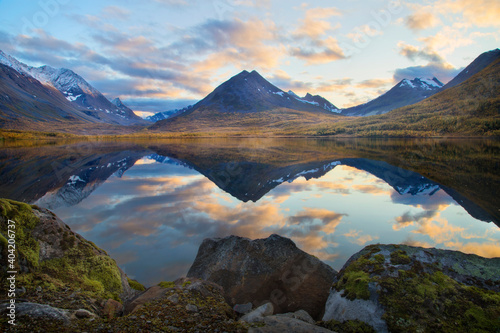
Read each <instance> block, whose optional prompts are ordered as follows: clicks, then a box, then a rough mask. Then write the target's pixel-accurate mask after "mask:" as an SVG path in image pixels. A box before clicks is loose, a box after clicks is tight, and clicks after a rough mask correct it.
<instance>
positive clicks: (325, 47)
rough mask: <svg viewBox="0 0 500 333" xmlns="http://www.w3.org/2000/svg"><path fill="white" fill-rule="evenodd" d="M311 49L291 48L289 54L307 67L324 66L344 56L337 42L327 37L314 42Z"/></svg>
mask: <svg viewBox="0 0 500 333" xmlns="http://www.w3.org/2000/svg"><path fill="white" fill-rule="evenodd" d="M312 44H313V45H312V47H309V48H308V47H307V46H305V47H304V46H300V47H291V48H290V54H291V55H292V56H294V57H297V58H300V59H303V60H306V64H307V65H317V64H325V63H329V62H332V61H336V60H340V59H345V57H346V56H345V54H344V51H343V50H342V48H341V47H340V46H339V43H338V40H337V39H336V38H333V37H331V36H330V37H328V38H326V39H323V40H318V41H314V42H313V43H312Z"/></svg>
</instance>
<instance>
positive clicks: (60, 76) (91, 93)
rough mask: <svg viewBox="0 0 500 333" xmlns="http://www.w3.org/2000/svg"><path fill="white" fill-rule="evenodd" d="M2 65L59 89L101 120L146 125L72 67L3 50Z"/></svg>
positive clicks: (70, 100)
mask: <svg viewBox="0 0 500 333" xmlns="http://www.w3.org/2000/svg"><path fill="white" fill-rule="evenodd" d="M0 64H3V65H5V66H8V67H10V68H12V69H14V70H15V71H17V72H18V73H19V74H23V75H24V76H30V77H32V78H34V79H36V80H38V81H39V82H40V83H42V84H43V85H44V86H47V87H53V88H55V89H57V90H58V91H59V92H60V93H61V94H62V95H63V96H64V97H65V98H66V99H67V100H68V101H69V102H70V103H71V104H72V105H73V106H74V108H76V109H78V110H81V111H82V112H83V113H85V114H87V115H89V116H91V117H93V118H95V119H97V121H98V122H104V123H108V124H118V125H134V124H146V123H147V122H146V121H144V120H143V119H142V118H141V117H139V116H137V115H136V114H135V113H134V112H133V111H132V110H130V109H129V108H117V107H116V106H115V105H114V104H112V103H111V102H110V101H109V100H108V99H107V98H106V97H104V95H103V94H102V93H100V92H99V91H98V90H97V89H95V88H94V87H92V86H91V85H90V84H89V83H88V82H87V81H85V79H83V78H82V77H81V76H80V75H78V74H76V73H75V72H73V71H72V70H69V69H65V68H53V67H50V66H41V67H31V66H28V65H26V64H24V63H22V62H20V61H18V60H16V59H15V58H13V57H11V56H9V55H7V54H5V53H3V52H2V51H0Z"/></svg>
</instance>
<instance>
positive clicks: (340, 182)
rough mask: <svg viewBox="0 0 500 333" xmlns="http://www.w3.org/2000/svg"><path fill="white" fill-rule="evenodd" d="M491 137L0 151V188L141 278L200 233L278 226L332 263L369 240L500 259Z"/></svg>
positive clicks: (261, 233)
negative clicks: (39, 208) (51, 217)
mask: <svg viewBox="0 0 500 333" xmlns="http://www.w3.org/2000/svg"><path fill="white" fill-rule="evenodd" d="M499 146H500V145H499V143H498V142H495V141H477V142H471V141H459V140H458V141H435V140H434V141H433V140H426V141H398V140H384V141H381V140H348V141H338V140H337V141H328V140H306V139H294V140H291V139H288V140H284V139H268V140H264V139H260V140H259V139H240V140H236V139H226V140H224V139H219V140H171V141H155V142H103V143H102V142H101V143H88V142H87V143H81V142H80V143H64V144H55V145H46V146H41V147H7V146H6V147H3V148H2V149H0V166H1V169H0V180H1V182H0V184H1V185H0V196H1V197H7V198H11V199H16V200H22V201H25V202H29V203H36V204H37V205H39V206H43V207H47V208H49V209H51V210H53V211H54V212H55V213H56V214H57V215H58V216H59V217H60V218H61V219H62V220H63V221H65V222H66V223H67V224H68V225H69V226H70V227H71V228H72V229H73V230H74V231H76V232H78V233H80V234H81V235H82V236H84V237H85V238H87V239H89V240H91V241H93V242H94V243H96V244H97V245H98V246H100V247H102V248H103V249H105V250H106V251H107V252H108V253H109V254H110V255H111V256H112V257H113V258H114V259H116V261H117V263H118V264H119V265H120V266H121V267H122V268H123V269H124V270H125V272H126V273H127V274H128V275H129V276H131V277H132V278H136V279H138V280H139V281H140V282H142V283H144V284H147V285H150V284H154V283H157V282H159V281H162V280H163V281H165V280H173V279H176V278H177V277H180V276H182V275H185V274H186V273H187V270H188V269H189V267H190V265H191V264H192V262H193V260H194V258H195V256H196V253H197V250H198V246H199V245H200V243H201V242H202V240H203V239H204V238H207V237H224V236H228V235H239V236H243V237H248V238H252V239H254V238H264V237H267V236H269V235H270V234H273V233H277V234H280V235H282V236H285V237H289V238H291V239H292V240H294V241H295V243H296V244H297V245H298V246H299V247H300V248H301V249H303V250H304V251H306V252H308V253H311V254H314V255H316V256H317V257H319V258H320V259H322V260H324V261H325V262H326V263H328V264H330V265H331V266H332V267H333V268H335V269H337V270H339V269H340V268H341V267H342V265H343V264H344V263H345V262H346V261H347V259H348V258H349V257H350V256H351V255H352V254H354V253H355V252H357V251H359V250H360V249H361V248H363V247H364V246H366V245H368V244H373V243H404V244H409V245H416V246H424V247H438V248H446V249H455V250H460V251H463V252H467V253H476V254H479V255H482V256H486V257H497V256H500V229H499V227H498V225H500V222H499V208H500V205H499V193H498V188H499V185H500V181H499V176H498V171H499V165H500V164H499V160H500V157H499V156H500V155H499V154H498V152H499V151H500V149H499Z"/></svg>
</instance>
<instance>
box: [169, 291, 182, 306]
mask: <svg viewBox="0 0 500 333" xmlns="http://www.w3.org/2000/svg"><path fill="white" fill-rule="evenodd" d="M167 299H168V300H169V301H170V302H172V303H174V304H177V303H179V294H177V293H175V294H173V295H171V296H169V297H167Z"/></svg>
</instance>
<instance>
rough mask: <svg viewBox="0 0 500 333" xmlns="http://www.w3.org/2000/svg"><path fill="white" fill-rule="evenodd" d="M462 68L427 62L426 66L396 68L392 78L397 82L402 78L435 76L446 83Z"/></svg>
mask: <svg viewBox="0 0 500 333" xmlns="http://www.w3.org/2000/svg"><path fill="white" fill-rule="evenodd" d="M461 70H462V68H458V69H457V68H454V67H453V66H451V65H446V64H428V65H426V66H413V67H407V68H398V69H396V70H395V71H394V80H395V81H397V82H399V81H401V80H403V79H413V78H416V77H424V78H432V77H436V78H438V79H439V80H440V81H441V82H443V83H445V84H446V83H447V82H449V81H450V80H451V79H453V78H454V77H455V76H457V75H458V73H460V71H461Z"/></svg>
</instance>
